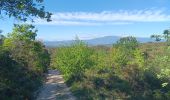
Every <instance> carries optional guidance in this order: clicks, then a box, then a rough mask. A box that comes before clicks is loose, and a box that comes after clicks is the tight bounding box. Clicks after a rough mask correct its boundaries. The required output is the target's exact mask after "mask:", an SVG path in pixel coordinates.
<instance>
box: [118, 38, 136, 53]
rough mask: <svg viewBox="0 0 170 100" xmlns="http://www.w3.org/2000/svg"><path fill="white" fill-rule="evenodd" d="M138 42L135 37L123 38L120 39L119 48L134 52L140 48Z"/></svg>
mask: <svg viewBox="0 0 170 100" xmlns="http://www.w3.org/2000/svg"><path fill="white" fill-rule="evenodd" d="M138 44H139V43H138V41H137V40H136V38H135V37H132V36H129V37H123V38H120V40H119V41H117V44H116V45H117V46H119V47H120V46H121V47H124V48H126V49H128V51H130V50H134V49H135V48H136V47H138Z"/></svg>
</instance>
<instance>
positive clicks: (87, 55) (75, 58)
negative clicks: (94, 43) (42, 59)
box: [55, 41, 93, 81]
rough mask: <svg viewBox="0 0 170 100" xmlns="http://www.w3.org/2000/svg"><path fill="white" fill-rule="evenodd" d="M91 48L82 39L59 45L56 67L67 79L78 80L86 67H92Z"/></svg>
mask: <svg viewBox="0 0 170 100" xmlns="http://www.w3.org/2000/svg"><path fill="white" fill-rule="evenodd" d="M92 55H93V50H91V49H90V48H88V46H87V45H86V44H85V43H83V42H82V41H76V42H75V43H74V44H72V45H71V46H69V47H61V48H59V49H58V51H57V55H56V58H55V59H56V60H55V61H56V64H55V65H56V68H58V69H59V70H60V71H61V72H62V73H63V74H64V77H65V79H66V80H67V81H71V80H77V81H78V80H80V79H81V78H82V77H83V75H84V72H85V70H86V69H88V68H90V67H93V61H92Z"/></svg>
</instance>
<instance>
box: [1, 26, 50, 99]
mask: <svg viewBox="0 0 170 100" xmlns="http://www.w3.org/2000/svg"><path fill="white" fill-rule="evenodd" d="M36 32H37V30H35V28H34V26H32V25H15V26H14V28H13V31H12V32H11V33H9V34H8V36H7V37H3V38H1V44H0V100H32V99H34V98H35V95H36V94H34V92H35V91H36V90H37V89H38V88H39V87H40V86H41V83H42V80H43V73H44V72H46V71H47V67H48V66H49V64H50V55H49V53H48V51H47V49H46V48H45V47H44V45H43V44H42V43H41V42H39V41H36V40H35V37H36Z"/></svg>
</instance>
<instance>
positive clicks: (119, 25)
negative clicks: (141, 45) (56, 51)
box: [0, 0, 170, 41]
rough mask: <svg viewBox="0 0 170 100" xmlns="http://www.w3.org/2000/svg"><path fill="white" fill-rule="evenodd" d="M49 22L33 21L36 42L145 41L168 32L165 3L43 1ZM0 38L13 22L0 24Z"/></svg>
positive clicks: (165, 0)
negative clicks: (121, 38)
mask: <svg viewBox="0 0 170 100" xmlns="http://www.w3.org/2000/svg"><path fill="white" fill-rule="evenodd" d="M44 1H45V2H44V3H43V4H44V5H45V7H46V10H47V11H50V12H52V13H53V16H52V20H53V21H52V22H50V23H47V22H45V21H44V20H41V19H35V23H34V25H36V27H37V29H38V37H37V38H38V39H41V40H44V41H45V40H49V41H57V40H58V41H60V40H72V39H74V38H75V36H76V35H77V36H79V38H80V39H91V38H96V37H102V36H129V35H132V36H137V37H149V36H150V35H151V34H159V33H162V32H163V30H164V29H168V28H170V6H169V4H170V1H169V0H44ZM0 22H1V24H0V28H1V29H2V30H3V34H6V33H8V32H10V31H11V29H12V26H13V23H17V21H16V20H14V19H8V18H4V19H1V20H0Z"/></svg>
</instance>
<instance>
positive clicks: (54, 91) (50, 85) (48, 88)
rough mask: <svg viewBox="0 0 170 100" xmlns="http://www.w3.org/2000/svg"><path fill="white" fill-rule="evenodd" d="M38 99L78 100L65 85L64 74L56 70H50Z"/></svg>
mask: <svg viewBox="0 0 170 100" xmlns="http://www.w3.org/2000/svg"><path fill="white" fill-rule="evenodd" d="M37 100H76V99H75V97H73V96H72V94H71V92H70V91H69V88H68V87H67V86H66V85H65V83H64V79H63V77H62V75H60V73H59V72H58V71H56V70H49V71H48V75H47V80H46V83H45V84H44V86H43V88H42V89H41V92H40V94H39V96H38V98H37Z"/></svg>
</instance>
